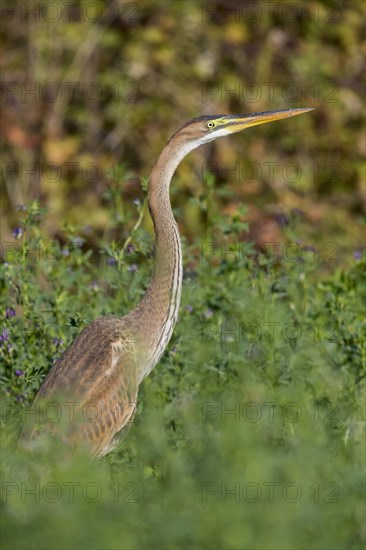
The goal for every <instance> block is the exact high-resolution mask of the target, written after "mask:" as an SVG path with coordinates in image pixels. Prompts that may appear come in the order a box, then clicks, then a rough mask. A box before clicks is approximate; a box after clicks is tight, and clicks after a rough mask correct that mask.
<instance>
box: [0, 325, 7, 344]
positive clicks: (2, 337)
mask: <svg viewBox="0 0 366 550" xmlns="http://www.w3.org/2000/svg"><path fill="white" fill-rule="evenodd" d="M6 340H9V331H8V329H6V328H4V330H3V331H2V333H1V334H0V342H6Z"/></svg>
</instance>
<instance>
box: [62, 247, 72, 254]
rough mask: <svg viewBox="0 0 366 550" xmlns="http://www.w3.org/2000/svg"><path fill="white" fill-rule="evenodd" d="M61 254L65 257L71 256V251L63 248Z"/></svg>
mask: <svg viewBox="0 0 366 550" xmlns="http://www.w3.org/2000/svg"><path fill="white" fill-rule="evenodd" d="M61 254H62V255H63V256H70V250H69V249H68V248H63V249H62V250H61Z"/></svg>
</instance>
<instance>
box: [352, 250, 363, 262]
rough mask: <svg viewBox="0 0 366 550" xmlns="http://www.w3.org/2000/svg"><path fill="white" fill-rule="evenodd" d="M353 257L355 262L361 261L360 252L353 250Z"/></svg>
mask: <svg viewBox="0 0 366 550" xmlns="http://www.w3.org/2000/svg"><path fill="white" fill-rule="evenodd" d="M353 257H354V259H355V260H361V258H362V252H361V250H355V251H354V253H353Z"/></svg>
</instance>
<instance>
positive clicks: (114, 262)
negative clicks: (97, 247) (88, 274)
mask: <svg viewBox="0 0 366 550" xmlns="http://www.w3.org/2000/svg"><path fill="white" fill-rule="evenodd" d="M116 263H117V260H116V259H115V258H112V257H109V258H107V264H108V265H116Z"/></svg>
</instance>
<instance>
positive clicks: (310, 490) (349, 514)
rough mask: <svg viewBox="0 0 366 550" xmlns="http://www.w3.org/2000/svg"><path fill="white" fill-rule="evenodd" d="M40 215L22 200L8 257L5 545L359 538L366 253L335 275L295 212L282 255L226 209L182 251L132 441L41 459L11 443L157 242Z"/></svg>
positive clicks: (118, 308) (133, 294) (116, 307)
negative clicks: (107, 450) (64, 360)
mask: <svg viewBox="0 0 366 550" xmlns="http://www.w3.org/2000/svg"><path fill="white" fill-rule="evenodd" d="M210 181H211V184H212V193H215V187H214V185H213V182H212V179H211V180H210ZM112 210H113V208H112ZM42 214H43V212H42V209H40V208H39V206H38V205H37V203H33V204H30V205H28V206H26V207H24V211H23V212H22V218H23V222H22V223H21V224H20V226H19V227H21V228H22V231H19V232H18V238H17V240H16V243H15V244H16V246H14V247H13V249H12V251H11V253H10V252H9V258H8V259H9V261H8V263H7V264H4V265H3V266H2V268H1V284H2V287H3V290H5V292H4V293H3V298H2V302H1V311H2V312H3V314H2V321H3V324H2V342H1V347H0V353H1V356H2V367H1V381H2V386H3V390H4V391H5V393H6V396H7V399H6V401H5V402H4V404H3V442H2V454H3V493H4V502H3V505H2V506H3V519H4V520H5V523H4V527H3V529H4V533H3V536H4V537H5V540H6V541H8V542H7V544H8V545H9V546H8V547H9V548H10V547H12V548H75V547H77V548H86V547H89V548H190V547H192V548H227V547H232V548H279V547H281V548H307V549H308V548H360V547H361V546H362V540H363V536H364V535H363V521H364V491H363V489H364V487H363V479H364V463H363V460H364V455H363V450H364V442H363V439H362V436H363V431H364V426H365V410H364V397H365V396H364V379H365V372H366V366H365V348H364V338H363V333H364V328H365V321H364V314H363V313H364V312H363V306H362V304H363V303H364V299H365V287H364V280H363V277H364V268H365V261H364V260H363V259H362V258H359V257H358V255H357V259H354V260H353V266H352V267H351V268H350V269H348V270H347V271H344V270H343V269H341V268H339V269H337V270H335V272H334V273H333V274H332V275H331V276H328V275H323V276H322V267H323V264H324V262H325V261H326V260H324V257H323V259H322V257H321V254H320V255H318V254H317V252H316V251H315V250H314V249H308V248H307V247H306V246H301V247H300V246H299V245H297V246H296V247H294V243H295V242H296V241H295V240H294V236H295V235H296V231H297V230H298V227H297V226H298V224H299V223H301V222H299V221H298V222H297V221H296V218H294V219H293V221H292V222H291V223H290V225H289V226H286V228H285V229H284V231H283V243H284V246H283V251H284V250H286V254H285V253H283V254H282V255H281V257H274V256H273V257H271V256H270V255H268V254H267V255H265V254H262V253H258V252H256V251H255V249H254V248H253V246H246V247H245V249H244V247H243V246H240V247H238V246H237V243H239V242H240V244H241V245H243V244H244V241H239V240H238V241H237V242H236V241H235V239H236V238H237V239H239V236H240V235H242V232H243V229H245V228H246V225H245V222H244V218H243V209H242V208H239V210H238V211H237V212H236V213H234V214H232V215H230V216H224V217H220V218H218V217H217V214H215V215H214V220H213V221H212V223H211V224H210V225H211V227H214V228H215V229H214V230H212V233H211V235H210V240H205V241H203V242H202V243H198V242H195V244H194V246H192V245H186V246H185V259H184V263H185V266H188V267H187V268H186V276H185V280H184V286H183V301H182V307H181V314H180V320H179V323H178V325H177V327H176V330H175V333H174V336H173V339H172V342H171V344H170V345H169V348H168V351H167V352H166V353H165V355H164V357H163V359H162V361H161V362H160V364H159V365H158V366H157V367H156V369H155V370H154V371H153V372H152V374H151V375H150V377H148V378H147V379H146V380H145V381H144V383H143V385H142V387H141V391H140V402H139V405H138V413H137V417H136V421H135V423H134V425H133V427H132V428H131V430H130V433H129V435H128V437H127V439H126V440H125V441H124V442H123V443H122V444H121V445H120V446H119V448H118V450H117V451H115V452H114V453H112V454H111V455H110V456H108V457H107V458H105V459H103V460H102V461H99V462H92V461H90V459H88V458H87V457H85V456H83V455H80V456H73V457H69V456H67V452H66V451H65V449H64V448H58V447H57V446H56V448H53V447H51V448H50V449H44V450H41V451H39V452H38V454H37V452H36V453H34V454H33V455H31V454H28V453H27V452H25V451H21V450H19V449H18V450H15V445H16V434H17V431H18V429H19V420H20V419H22V418H23V419H24V418H25V415H26V414H27V413H26V410H27V409H26V408H25V405H26V404H27V403H28V402H29V401H30V400H31V399H32V398H33V396H34V393H35V391H36V390H37V388H38V387H39V385H40V382H41V380H42V378H43V376H44V375H45V373H46V372H47V371H48V369H49V367H50V365H51V363H52V360H53V359H54V357H55V356H57V355H58V354H59V353H60V352H61V351H62V350H63V349H64V348H65V347H66V345H67V344H68V343H69V342H70V341H71V340H72V339H73V338H74V337H75V335H76V334H77V333H78V332H79V331H80V330H81V329H82V328H83V326H85V324H86V323H87V322H89V321H91V320H92V319H94V318H95V317H96V316H98V315H102V314H105V313H107V312H111V311H113V312H115V313H117V314H120V315H123V314H124V313H126V312H127V311H128V310H129V309H130V308H131V307H132V305H133V304H134V303H136V302H137V301H138V299H139V296H140V295H141V292H142V291H143V288H144V285H146V282H147V280H148V277H149V272H150V269H151V266H150V264H151V261H150V260H149V259H148V258H149V257H150V256H151V251H152V249H151V246H152V242H151V237H150V235H149V234H148V233H147V232H146V231H145V230H144V229H139V230H138V232H137V234H136V236H135V237H136V242H141V243H143V244H142V245H141V247H140V248H136V249H134V250H133V249H132V248H131V245H129V247H127V249H125V250H126V252H125V255H124V256H123V257H122V260H121V258H120V257H117V256H120V255H118V254H116V253H115V252H114V251H115V250H116V249H117V247H116V246H115V243H113V242H112V244H111V245H109V246H107V245H106V244H104V243H103V242H100V243H98V246H99V249H100V250H102V251H105V254H103V255H102V256H100V257H99V258H98V259H97V257H96V254H95V252H96V251H95V250H88V249H84V248H83V247H82V240H81V239H80V237H79V234H78V233H77V231H76V228H74V227H69V228H68V235H69V238H68V242H67V243H66V244H65V245H63V248H61V246H60V245H59V243H58V242H51V241H47V240H46V239H45V238H44V237H43V236H42V235H41V233H40V230H39V225H40V223H41V219H42V218H41V216H42ZM230 242H231V244H230ZM128 250H129V252H128ZM37 251H38V254H37ZM51 251H52V254H53V257H55V258H57V261H51ZM294 251H296V255H295V254H294ZM53 414H54V411H53V412H52V411H51V413H50V415H51V416H52V415H53ZM52 418H53V416H52ZM32 491H33V492H32ZM268 533H271V535H270V536H269V534H268Z"/></svg>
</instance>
